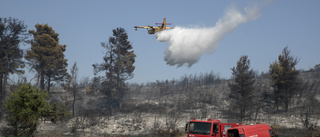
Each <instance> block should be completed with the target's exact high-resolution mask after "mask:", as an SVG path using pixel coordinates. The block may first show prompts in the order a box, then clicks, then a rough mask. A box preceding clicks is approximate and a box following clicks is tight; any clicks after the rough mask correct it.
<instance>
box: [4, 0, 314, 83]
mask: <svg viewBox="0 0 320 137" xmlns="http://www.w3.org/2000/svg"><path fill="white" fill-rule="evenodd" d="M232 4H235V5H236V6H237V7H238V9H240V10H243V8H245V7H247V6H250V5H254V4H257V5H259V7H260V10H261V16H260V17H259V18H258V19H256V20H254V21H251V22H248V23H245V24H241V25H239V26H238V27H237V28H236V29H235V30H234V31H233V32H231V33H229V34H227V35H225V37H224V39H223V40H222V41H221V42H220V43H219V47H218V48H217V50H216V51H215V52H214V53H213V54H205V55H203V56H202V57H201V59H200V60H199V62H197V63H196V64H194V65H193V66H192V67H190V68H189V67H187V66H183V67H179V68H177V67H176V66H169V65H166V62H165V61H164V51H165V50H166V48H167V47H168V44H167V43H162V42H158V41H157V40H156V38H155V36H154V35H149V34H147V31H146V30H144V29H140V30H138V31H135V30H134V28H133V26H137V25H155V24H154V23H157V22H161V21H162V19H163V18H164V17H166V18H167V22H170V23H172V24H173V25H172V26H182V27H193V26H197V27H213V26H214V25H215V23H216V22H217V21H218V20H219V18H220V17H222V16H223V15H224V12H225V11H226V9H227V8H228V7H230V5H232ZM319 7H320V1H319V0H308V1H301V0H290V1H285V0H282V1H253V0H243V1H237V0H229V1H215V0H214V1H213V0H204V1H194V0H185V1H169V0H162V1H147V0H139V1H129V0H127V1H124V0H121V1H105V0H101V1H98V0H94V1H80V0H78V1H75V0H68V1H65V0H55V1H43V0H32V1H23V0H14V1H12V0H1V1H0V17H10V16H11V17H14V18H18V19H20V20H23V21H24V23H25V24H26V25H27V26H28V29H29V30H34V29H35V27H34V26H35V24H37V23H39V24H48V25H50V26H51V27H52V28H53V29H54V30H55V31H56V32H57V33H59V34H60V35H59V38H60V44H66V45H67V50H66V52H65V56H66V58H67V59H68V64H69V66H68V70H69V69H70V68H71V66H72V65H73V63H74V62H77V65H78V68H79V74H78V75H79V79H81V78H84V77H89V78H90V79H91V78H92V77H93V76H94V75H93V67H92V64H95V63H102V61H103V60H102V58H103V56H104V53H105V52H104V49H103V48H102V47H101V45H100V43H101V42H107V41H108V39H109V37H110V36H111V35H112V30H113V29H115V28H117V27H122V28H124V29H125V30H126V31H127V33H128V36H129V41H131V43H132V46H133V50H134V53H135V54H136V55H137V57H136V62H135V66H136V69H135V71H134V78H133V79H131V80H129V82H136V83H145V82H154V81H156V80H166V79H168V80H171V79H180V77H182V76H184V75H190V74H200V73H207V72H211V71H212V72H214V73H217V74H219V75H220V77H222V78H230V76H231V70H230V68H231V67H234V66H236V62H237V61H238V60H239V58H240V56H241V55H248V57H249V59H250V61H251V68H252V69H254V70H257V71H258V72H267V71H268V70H269V64H270V63H272V62H273V61H275V60H276V59H277V57H278V55H279V54H280V53H281V51H282V50H283V48H284V47H286V46H288V47H289V49H290V50H291V54H292V55H293V56H296V57H298V58H299V59H300V62H299V63H298V65H297V66H296V67H297V69H303V70H308V69H310V68H312V67H314V66H315V65H316V64H320V54H319V51H320V16H319V13H320V8H319ZM22 48H26V49H27V48H30V45H25V46H22ZM27 72H28V71H27ZM26 75H27V76H28V77H29V78H30V77H33V75H34V74H32V73H27V74H26ZM99 75H103V73H100V74H99Z"/></svg>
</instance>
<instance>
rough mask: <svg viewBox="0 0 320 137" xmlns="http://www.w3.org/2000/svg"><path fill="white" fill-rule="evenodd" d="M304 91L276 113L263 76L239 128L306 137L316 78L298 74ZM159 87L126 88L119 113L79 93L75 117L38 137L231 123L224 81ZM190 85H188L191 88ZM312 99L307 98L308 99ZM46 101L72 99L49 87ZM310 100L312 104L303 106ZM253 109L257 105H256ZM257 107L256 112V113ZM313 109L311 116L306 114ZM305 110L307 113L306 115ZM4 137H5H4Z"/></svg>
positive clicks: (46, 126) (177, 130)
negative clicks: (251, 126) (249, 126)
mask: <svg viewBox="0 0 320 137" xmlns="http://www.w3.org/2000/svg"><path fill="white" fill-rule="evenodd" d="M300 77H301V78H302V79H303V81H304V83H305V84H304V90H303V91H301V93H300V94H298V95H296V97H295V98H294V99H292V101H293V102H294V103H292V105H291V106H290V110H289V111H288V112H284V111H283V110H282V109H280V110H279V111H276V110H275V109H274V107H273V102H272V101H271V100H270V96H271V94H272V88H271V87H270V85H269V82H268V78H267V77H266V76H263V75H261V76H259V77H257V78H256V86H257V87H258V88H257V89H256V95H257V98H258V99H257V101H259V102H260V103H258V104H260V105H257V104H253V107H252V108H251V109H248V110H250V111H252V113H251V115H250V117H248V118H247V119H246V120H245V121H244V124H252V123H265V124H268V125H270V126H273V127H274V128H275V130H276V131H278V134H280V135H282V136H290V135H291V136H292V134H294V135H296V136H298V135H299V134H300V133H301V134H302V133H307V134H303V135H307V136H308V135H311V134H312V131H308V130H307V129H306V121H307V122H308V123H309V125H311V124H314V125H315V127H316V128H318V123H319V122H320V121H319V112H320V111H319V107H317V106H318V105H319V102H320V95H319V91H320V90H319V89H320V86H319V81H320V72H319V71H311V72H303V73H301V74H300ZM185 78H186V77H185ZM185 78H182V80H181V81H170V82H169V81H164V82H159V81H158V82H155V83H148V84H146V85H137V84H131V85H129V86H128V90H127V91H126V93H125V96H124V98H123V102H122V104H121V106H120V108H119V109H106V108H108V107H107V104H108V101H107V100H106V96H104V95H102V94H100V93H99V91H96V92H94V93H88V92H87V91H88V90H86V89H85V88H82V89H81V90H79V92H78V97H77V101H76V107H75V110H76V116H75V117H72V118H68V119H65V121H64V122H60V123H58V124H53V123H51V122H49V121H41V122H39V124H40V125H39V127H38V129H37V131H36V135H37V136H46V135H53V136H74V135H76V136H98V135H99V136H100V135H101V136H112V135H121V136H169V135H175V136H183V135H185V134H184V128H185V124H186V122H187V121H188V120H190V119H191V118H196V119H202V120H205V119H208V118H212V119H220V120H222V121H227V120H228V119H235V118H234V117H233V116H232V115H231V114H233V113H234V112H233V110H231V109H230V108H229V106H230V103H231V101H230V99H229V97H228V95H229V94H230V90H229V87H228V81H229V80H225V79H220V78H218V77H216V78H215V79H214V80H213V81H212V82H210V83H205V82H203V81H202V82H201V81H195V80H190V79H189V82H185ZM190 81H192V82H190ZM310 95H312V96H310ZM50 96H51V97H52V98H54V99H56V100H59V101H60V102H67V105H71V101H72V98H73V97H72V94H71V93H70V92H67V91H65V90H63V89H62V88H60V87H54V88H53V91H52V92H51V93H50ZM310 98H312V99H313V100H312V103H311V104H310V102H308V100H310ZM256 103H257V102H256ZM257 106H259V107H257ZM310 109H312V110H310ZM306 110H308V113H306V112H307V111H306ZM1 127H2V128H1V129H2V134H3V135H4V134H9V133H10V131H9V130H6V129H8V128H9V127H7V126H6V125H5V121H2V123H1ZM8 132H9V133H8Z"/></svg>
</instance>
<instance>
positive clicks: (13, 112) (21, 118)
mask: <svg viewBox="0 0 320 137" xmlns="http://www.w3.org/2000/svg"><path fill="white" fill-rule="evenodd" d="M48 98H49V96H48V93H47V92H46V91H43V90H40V89H37V88H34V87H32V86H31V84H23V85H21V86H20V87H19V89H18V91H16V92H12V93H11V94H10V96H9V98H8V100H7V101H6V102H5V107H6V108H7V109H8V116H7V120H8V123H9V125H10V126H12V128H13V129H14V135H15V136H18V135H19V136H32V134H33V133H34V131H36V129H37V124H38V121H39V119H40V118H45V119H50V120H51V121H53V122H56V120H61V118H62V117H64V116H67V115H68V112H67V111H65V109H64V108H63V107H60V106H58V105H57V104H56V103H49V102H48Z"/></svg>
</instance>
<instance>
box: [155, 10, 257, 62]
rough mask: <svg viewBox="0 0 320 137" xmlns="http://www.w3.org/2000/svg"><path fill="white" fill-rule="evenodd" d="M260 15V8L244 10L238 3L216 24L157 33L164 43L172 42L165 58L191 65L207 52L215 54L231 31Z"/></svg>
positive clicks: (158, 38)
mask: <svg viewBox="0 0 320 137" xmlns="http://www.w3.org/2000/svg"><path fill="white" fill-rule="evenodd" d="M259 16H260V11H259V8H258V7H252V8H244V13H242V12H241V11H239V10H238V9H237V8H235V6H232V7H231V8H229V9H228V10H227V11H226V12H225V15H224V16H223V17H221V18H220V19H219V20H218V22H217V23H216V24H215V26H214V27H209V28H184V27H175V28H174V29H170V30H164V31H160V32H157V33H156V34H155V36H156V38H157V40H158V41H160V42H168V44H169V46H168V48H167V49H166V51H165V55H164V60H165V61H166V62H167V64H168V65H170V66H174V65H177V67H181V66H183V65H185V64H186V65H187V66H188V67H191V66H192V65H193V64H195V63H196V62H198V61H199V59H200V57H201V56H202V55H203V54H205V53H207V54H212V53H213V52H214V51H215V50H216V48H217V47H218V44H219V42H220V41H221V40H223V37H224V35H225V34H228V33H231V32H232V31H233V30H234V29H235V28H236V27H237V26H238V25H240V24H242V23H246V22H249V21H252V20H255V19H257V18H258V17H259Z"/></svg>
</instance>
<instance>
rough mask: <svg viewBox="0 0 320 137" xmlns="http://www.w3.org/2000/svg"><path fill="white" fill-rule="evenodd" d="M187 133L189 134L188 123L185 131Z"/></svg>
mask: <svg viewBox="0 0 320 137" xmlns="http://www.w3.org/2000/svg"><path fill="white" fill-rule="evenodd" d="M184 131H185V132H188V123H187V124H186V128H185V129H184Z"/></svg>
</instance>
